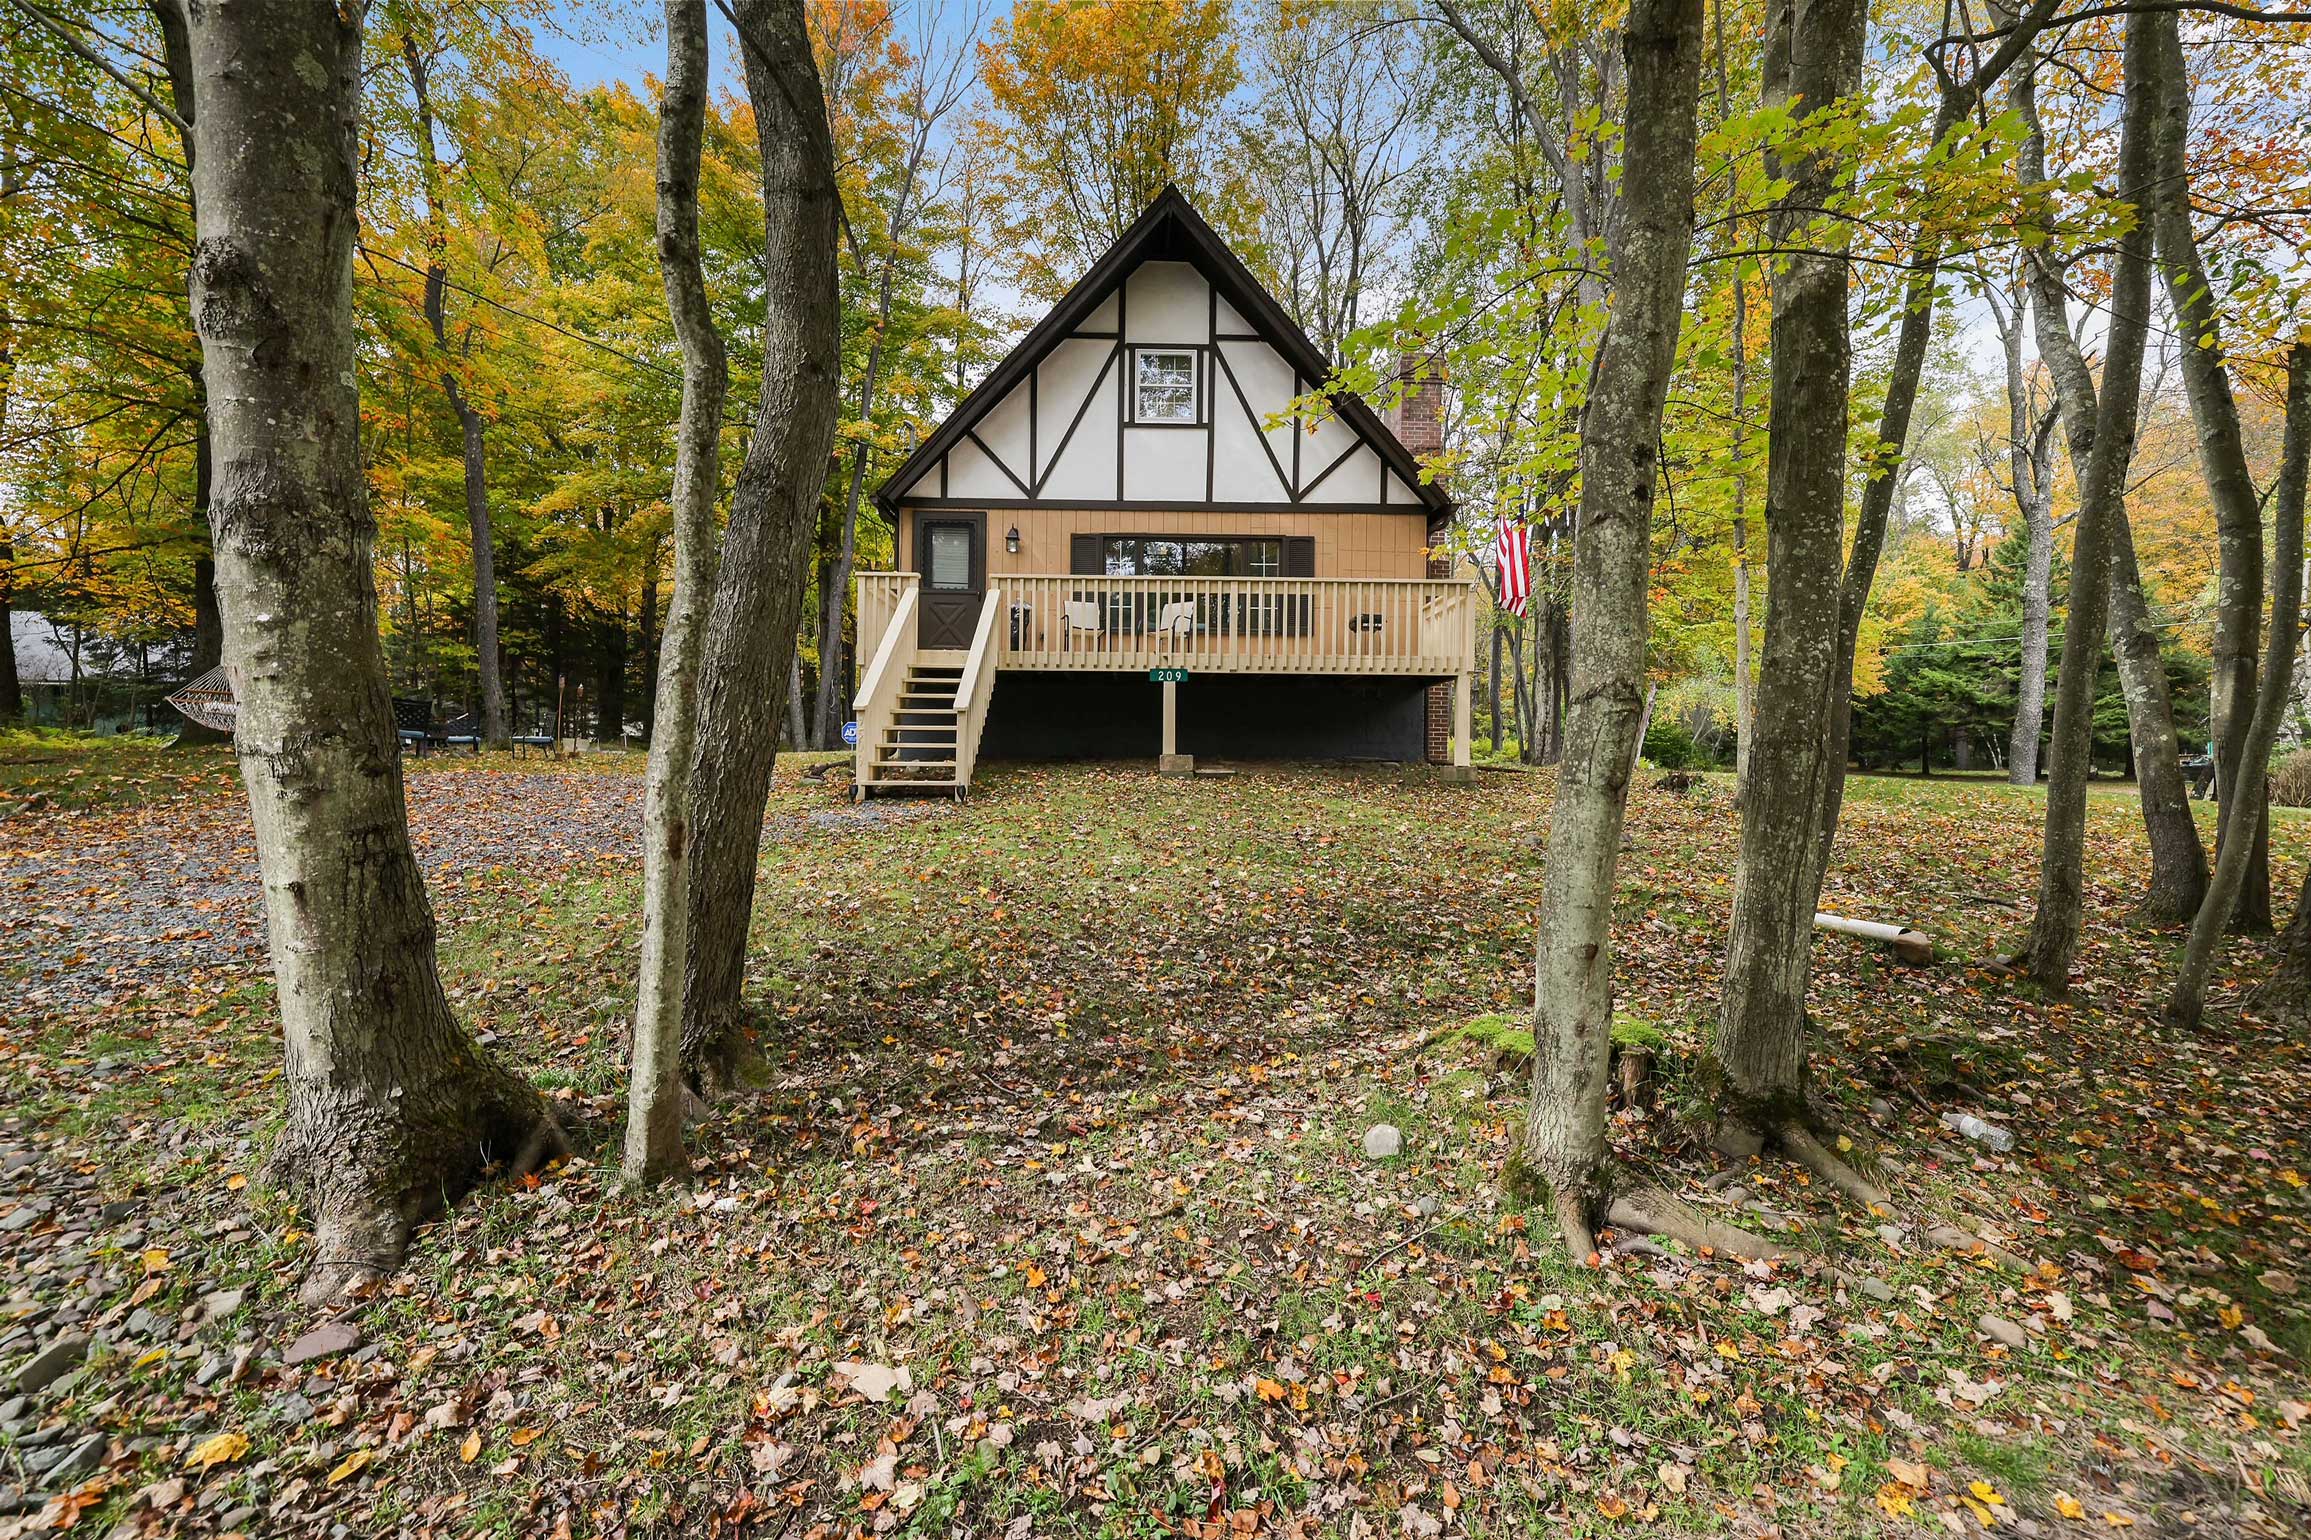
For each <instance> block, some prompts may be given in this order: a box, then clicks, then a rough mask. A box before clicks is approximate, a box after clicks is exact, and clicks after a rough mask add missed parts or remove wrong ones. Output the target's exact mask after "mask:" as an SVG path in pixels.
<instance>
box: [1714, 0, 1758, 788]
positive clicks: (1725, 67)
mask: <svg viewBox="0 0 2311 1540" xmlns="http://www.w3.org/2000/svg"><path fill="white" fill-rule="evenodd" d="M1709 9H1710V19H1711V21H1712V22H1713V23H1714V24H1715V25H1716V28H1717V122H1718V126H1719V127H1721V128H1722V127H1723V126H1724V125H1725V124H1727V123H1728V122H1730V121H1732V118H1733V92H1732V81H1731V79H1730V65H1729V64H1728V62H1727V56H1726V46H1725V5H1724V3H1723V0H1718V3H1717V4H1714V5H1712V6H1711V7H1710V8H1709ZM1741 234H1742V232H1741V229H1740V222H1739V221H1732V222H1730V223H1729V225H1728V228H1727V232H1726V238H1727V240H1728V242H1729V243H1731V244H1733V245H1734V246H1736V247H1738V245H1739V243H1740V240H1741ZM1732 368H1733V805H1734V806H1735V807H1736V808H1738V807H1740V806H1741V802H1742V791H1743V789H1744V788H1745V787H1747V786H1748V785H1749V738H1750V729H1751V726H1752V725H1753V724H1754V723H1755V722H1756V720H1757V675H1756V670H1755V665H1754V662H1753V657H1754V653H1755V644H1756V637H1755V635H1754V634H1753V631H1752V628H1751V625H1750V600H1749V460H1748V454H1749V285H1748V284H1747V283H1746V282H1744V281H1743V280H1742V277H1741V274H1740V271H1739V269H1738V268H1736V270H1735V273H1734V277H1733V359H1732Z"/></svg>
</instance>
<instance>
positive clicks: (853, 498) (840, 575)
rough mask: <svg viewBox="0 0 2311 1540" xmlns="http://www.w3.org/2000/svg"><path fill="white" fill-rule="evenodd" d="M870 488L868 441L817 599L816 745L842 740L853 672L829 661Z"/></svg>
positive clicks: (878, 347)
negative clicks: (864, 500)
mask: <svg viewBox="0 0 2311 1540" xmlns="http://www.w3.org/2000/svg"><path fill="white" fill-rule="evenodd" d="M892 276H893V275H892V270H891V264H890V263H889V262H888V261H886V262H885V263H884V265H883V284H882V298H881V302H880V308H879V310H878V312H877V314H876V318H875V340H874V343H873V345H872V346H871V347H869V348H868V349H867V367H866V374H865V377H864V378H863V379H862V380H861V381H860V383H859V419H860V421H861V422H862V423H871V422H872V421H873V420H874V408H875V384H876V379H877V376H878V375H880V374H881V372H882V366H883V333H884V331H885V329H886V328H888V327H889V325H890V324H891V282H892ZM866 484H867V441H866V440H865V439H864V438H861V439H860V440H859V441H858V442H857V443H855V444H853V445H852V446H851V466H850V485H849V487H848V489H847V490H846V491H845V492H844V494H843V522H842V532H841V535H840V536H839V538H838V543H837V545H836V548H835V559H834V566H833V569H832V570H831V571H830V572H829V573H828V574H827V576H826V583H825V586H824V588H823V589H822V590H821V591H820V594H819V598H820V600H821V604H820V607H819V608H820V616H819V646H818V655H819V676H818V711H817V719H818V741H819V743H820V745H821V746H822V747H824V748H830V749H831V748H834V747H836V746H837V745H839V744H840V743H841V742H842V726H843V718H844V715H845V713H846V711H847V710H848V708H849V706H850V691H849V690H848V689H846V688H844V686H846V685H848V684H849V683H850V670H849V669H837V668H836V667H835V666H834V665H833V663H832V662H831V661H829V660H831V659H834V658H837V657H839V656H840V655H841V653H842V649H843V611H844V608H845V606H846V604H847V602H848V600H849V598H850V586H851V566H852V563H853V561H854V560H855V559H856V557H857V554H858V542H859V498H860V497H861V496H862V495H863V494H864V492H865V491H866Z"/></svg>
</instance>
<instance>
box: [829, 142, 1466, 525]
mask: <svg viewBox="0 0 2311 1540" xmlns="http://www.w3.org/2000/svg"><path fill="white" fill-rule="evenodd" d="M1146 262H1185V263H1188V264H1190V265H1191V266H1193V267H1194V268H1195V269H1196V270H1197V271H1198V272H1200V273H1201V274H1202V275H1203V277H1204V279H1205V280H1206V281H1207V282H1209V283H1210V284H1211V285H1212V287H1213V288H1214V289H1215V290H1217V291H1218V293H1219V294H1220V295H1221V297H1223V298H1225V299H1226V300H1227V301H1228V303H1229V304H1230V305H1232V306H1234V307H1235V309H1236V311H1237V313H1238V314H1240V315H1241V316H1242V317H1243V318H1244V319H1245V320H1246V321H1247V322H1249V323H1250V324H1251V326H1252V327H1253V328H1254V329H1255V330H1256V331H1257V332H1258V333H1259V334H1260V336H1261V338H1262V340H1263V341H1265V342H1267V343H1268V345H1269V346H1271V347H1273V348H1274V349H1275V350H1276V352H1277V353H1278V354H1279V355H1281V356H1282V358H1283V359H1284V360H1285V362H1287V363H1288V364H1290V365H1291V366H1292V368H1293V369H1294V370H1295V371H1296V372H1297V374H1298V376H1299V378H1301V379H1302V380H1305V381H1308V382H1310V384H1311V386H1313V385H1315V384H1316V383H1319V382H1321V381H1322V380H1324V379H1325V378H1326V377H1327V376H1329V375H1330V373H1331V372H1332V371H1331V367H1330V366H1329V365H1328V364H1327V363H1326V362H1325V360H1324V355H1323V354H1322V353H1321V352H1320V351H1318V349H1317V347H1316V345H1315V344H1314V343H1312V342H1310V341H1309V340H1308V334H1307V333H1306V332H1304V331H1302V330H1301V329H1300V327H1299V325H1298V324H1297V323H1296V322H1294V321H1293V319H1292V317H1291V316H1290V315H1289V314H1288V313H1287V312H1286V311H1285V309H1284V307H1283V306H1282V305H1280V304H1278V303H1277V302H1276V299H1275V297H1274V296H1273V295H1271V294H1270V293H1269V292H1268V291H1267V288H1266V287H1265V286H1264V285H1262V284H1261V282H1260V280H1259V279H1257V278H1255V277H1254V276H1252V272H1251V270H1250V269H1249V268H1247V267H1245V266H1244V264H1243V261H1242V260H1241V259H1240V258H1238V257H1237V255H1236V254H1235V252H1233V251H1232V250H1230V249H1229V247H1228V243H1227V242H1226V241H1224V240H1222V239H1221V238H1220V236H1219V233H1218V232H1217V231H1215V230H1213V229H1212V227H1211V226H1210V225H1208V224H1206V223H1205V222H1204V218H1203V216H1202V215H1200V214H1198V213H1197V212H1196V210H1195V206H1194V205H1193V204H1191V203H1189V202H1188V199H1187V196H1186V195H1185V194H1184V193H1182V192H1181V191H1180V190H1179V188H1178V187H1177V186H1174V185H1171V184H1168V183H1167V184H1166V185H1165V187H1164V190H1163V191H1162V192H1160V193H1158V194H1157V195H1156V198H1155V201H1154V202H1153V203H1150V204H1149V205H1148V206H1147V210H1146V212H1144V213H1142V214H1141V215H1140V217H1139V218H1138V219H1137V220H1135V221H1134V222H1133V223H1132V226H1131V228H1130V229H1129V230H1126V231H1125V232H1124V233H1123V234H1122V236H1121V237H1119V238H1118V239H1117V240H1116V243H1115V244H1114V245H1113V246H1110V247H1109V248H1108V249H1107V252H1106V254H1105V255H1104V256H1102V257H1101V258H1100V259H1099V260H1098V261H1097V262H1095V263H1093V264H1092V268H1091V271H1090V272H1088V273H1086V274H1084V276H1083V277H1082V279H1081V280H1079V281H1078V282H1077V283H1076V285H1075V287H1074V288H1072V289H1070V290H1068V291H1067V294H1066V296H1065V297H1064V298H1062V299H1061V300H1060V301H1059V303H1058V304H1057V305H1055V306H1053V307H1052V309H1051V311H1050V313H1049V314H1047V315H1045V316H1044V318H1043V319H1042V320H1041V321H1039V322H1037V323H1036V325H1035V326H1034V328H1033V329H1032V330H1030V331H1029V332H1028V333H1027V335H1026V336H1025V337H1023V338H1022V339H1020V341H1019V343H1018V345H1017V346H1016V347H1014V348H1012V350H1011V351H1010V353H1009V354H1007V355H1006V356H1005V357H1004V359H1003V361H1002V362H1001V363H1000V364H998V365H996V367H995V368H994V370H993V371H992V372H990V373H989V374H988V376H987V377H986V378H985V379H983V380H981V381H980V382H979V384H978V385H977V386H976V387H975V388H974V389H973V390H972V391H971V392H970V394H968V395H966V396H965V397H964V398H963V400H962V401H961V402H960V403H958V404H957V406H956V407H955V410H954V411H953V412H951V413H949V414H948V416H947V419H946V421H944V422H942V423H941V424H940V425H939V426H938V428H937V429H936V430H935V431H934V432H933V433H932V434H931V436H930V437H929V438H927V439H925V440H924V441H923V442H922V443H921V444H920V445H919V446H917V448H916V450H915V452H914V453H913V454H911V455H909V456H908V457H907V458H906V460H905V462H904V463H902V464H901V465H900V466H899V468H898V469H897V470H895V471H893V472H892V473H891V474H890V476H889V477H888V478H886V479H885V480H884V482H883V484H882V486H881V487H880V488H878V489H877V490H876V493H875V500H876V502H877V503H878V504H879V505H880V506H881V507H882V508H883V510H884V511H885V512H886V513H893V512H895V511H896V505H897V503H898V501H899V499H900V498H901V497H903V496H904V495H905V490H906V489H907V488H909V487H912V486H913V485H914V484H915V483H916V482H917V481H918V480H920V479H921V478H922V477H923V476H924V474H925V472H927V471H930V470H932V469H933V468H935V467H936V466H937V465H938V464H939V462H940V460H941V459H942V458H943V457H944V456H945V455H946V454H947V453H948V452H949V451H950V450H952V449H954V448H955V446H956V445H958V444H960V443H962V442H963V441H964V440H965V439H966V438H969V437H971V436H972V433H973V430H974V429H975V428H977V427H978V426H979V425H980V423H981V422H982V421H983V420H984V419H985V418H986V416H987V414H988V413H989V412H991V411H993V410H994V409H995V408H996V407H997V406H998V405H999V404H1001V403H1002V402H1003V401H1004V400H1005V399H1006V398H1007V397H1008V396H1009V395H1010V394H1011V392H1012V390H1013V389H1014V388H1015V387H1016V386H1018V385H1019V384H1020V382H1021V381H1023V380H1025V379H1027V378H1028V377H1029V375H1031V374H1032V373H1033V372H1034V370H1035V368H1036V366H1037V365H1039V364H1041V363H1042V362H1043V361H1044V360H1045V359H1046V358H1048V357H1049V356H1050V355H1051V353H1052V351H1053V350H1054V349H1055V348H1057V347H1058V346H1059V345H1060V344H1061V343H1062V342H1064V341H1066V340H1067V339H1068V338H1069V336H1070V335H1071V334H1072V333H1074V332H1075V331H1076V330H1077V329H1078V328H1079V327H1081V326H1083V325H1084V324H1085V323H1086V322H1087V321H1089V320H1090V318H1091V317H1092V315H1093V313H1094V312H1095V311H1097V310H1098V309H1099V307H1100V306H1101V305H1102V304H1103V303H1104V302H1105V301H1106V300H1107V299H1108V297H1109V296H1110V295H1113V294H1114V293H1116V292H1117V291H1118V290H1119V289H1121V288H1122V286H1123V284H1124V281H1125V280H1126V279H1127V278H1129V277H1130V276H1131V274H1132V273H1133V271H1134V270H1136V269H1137V268H1139V267H1140V265H1141V264H1143V263H1146ZM1331 401H1332V407H1333V411H1334V413H1335V414H1336V415H1337V416H1338V418H1339V419H1340V421H1341V422H1342V423H1343V424H1345V425H1346V426H1347V427H1348V428H1349V429H1350V430H1351V431H1352V432H1354V433H1355V434H1356V436H1357V437H1358V438H1360V439H1362V440H1363V441H1364V442H1365V443H1366V444H1368V445H1369V446H1370V447H1371V448H1372V449H1373V451H1374V452H1375V453H1376V454H1378V455H1379V457H1380V459H1381V461H1382V463H1383V464H1385V465H1386V466H1387V467H1388V469H1389V470H1391V471H1393V472H1394V473H1395V474H1396V475H1397V476H1399V477H1400V478H1402V480H1403V483H1404V485H1405V486H1406V487H1408V488H1410V489H1411V490H1412V492H1413V494H1414V495H1415V496H1416V497H1417V498H1418V499H1419V502H1418V503H1417V504H1407V505H1403V506H1404V507H1405V508H1406V511H1407V512H1409V511H1412V509H1413V508H1414V507H1417V508H1419V509H1420V510H1422V511H1424V512H1426V513H1427V514H1428V515H1429V518H1430V520H1431V521H1432V523H1433V522H1434V521H1437V520H1441V519H1443V518H1446V517H1448V516H1449V515H1450V514H1451V512H1452V499H1451V498H1449V497H1447V496H1446V495H1445V492H1444V489H1443V488H1442V487H1439V486H1436V485H1435V484H1433V483H1424V482H1423V481H1422V480H1421V477H1420V463H1419V461H1418V460H1416V459H1415V458H1414V457H1413V455H1412V453H1411V451H1409V450H1407V449H1406V448H1405V447H1404V445H1403V443H1402V442H1401V441H1400V440H1399V439H1398V438H1397V436H1396V434H1395V433H1394V432H1393V431H1392V430H1391V429H1390V428H1389V426H1388V425H1387V423H1385V422H1383V421H1382V420H1381V418H1380V416H1379V414H1378V413H1376V412H1374V411H1373V410H1372V408H1371V407H1370V406H1369V405H1367V404H1366V403H1365V401H1364V399H1363V398H1362V397H1361V396H1357V395H1355V394H1352V393H1350V392H1346V391H1342V392H1339V393H1337V394H1335V395H1333V396H1332V397H1331ZM1279 506H1288V505H1279Z"/></svg>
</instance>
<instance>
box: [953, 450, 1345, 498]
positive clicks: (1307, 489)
mask: <svg viewBox="0 0 2311 1540" xmlns="http://www.w3.org/2000/svg"><path fill="white" fill-rule="evenodd" d="M974 442H976V441H975V440H974ZM980 447H981V448H982V449H984V448H985V447H986V446H985V445H981V446H980ZM1363 447H1364V446H1363V445H1362V444H1350V445H1349V446H1348V447H1347V448H1346V449H1343V450H1341V451H1340V458H1339V459H1337V460H1334V461H1333V462H1332V463H1331V464H1330V465H1327V466H1325V467H1324V468H1323V469H1322V470H1320V471H1318V472H1317V473H1316V479H1315V480H1314V481H1311V482H1309V483H1308V484H1307V485H1306V486H1304V487H1302V488H1301V489H1300V490H1299V491H1297V492H1295V493H1293V494H1292V495H1293V498H1294V500H1298V499H1299V498H1303V497H1306V496H1307V495H1308V494H1309V493H1311V492H1313V491H1315V490H1316V489H1317V488H1318V487H1320V486H1322V485H1324V482H1325V479H1326V478H1327V477H1329V476H1330V475H1331V474H1332V473H1333V472H1334V471H1336V470H1338V469H1340V467H1341V466H1343V465H1346V464H1347V463H1348V462H1349V461H1350V460H1351V459H1353V458H1354V457H1355V454H1356V451H1357V450H1359V449H1362V448H1363ZM1382 474H1383V475H1385V474H1387V472H1386V471H1385V470H1383V471H1382Z"/></svg>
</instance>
